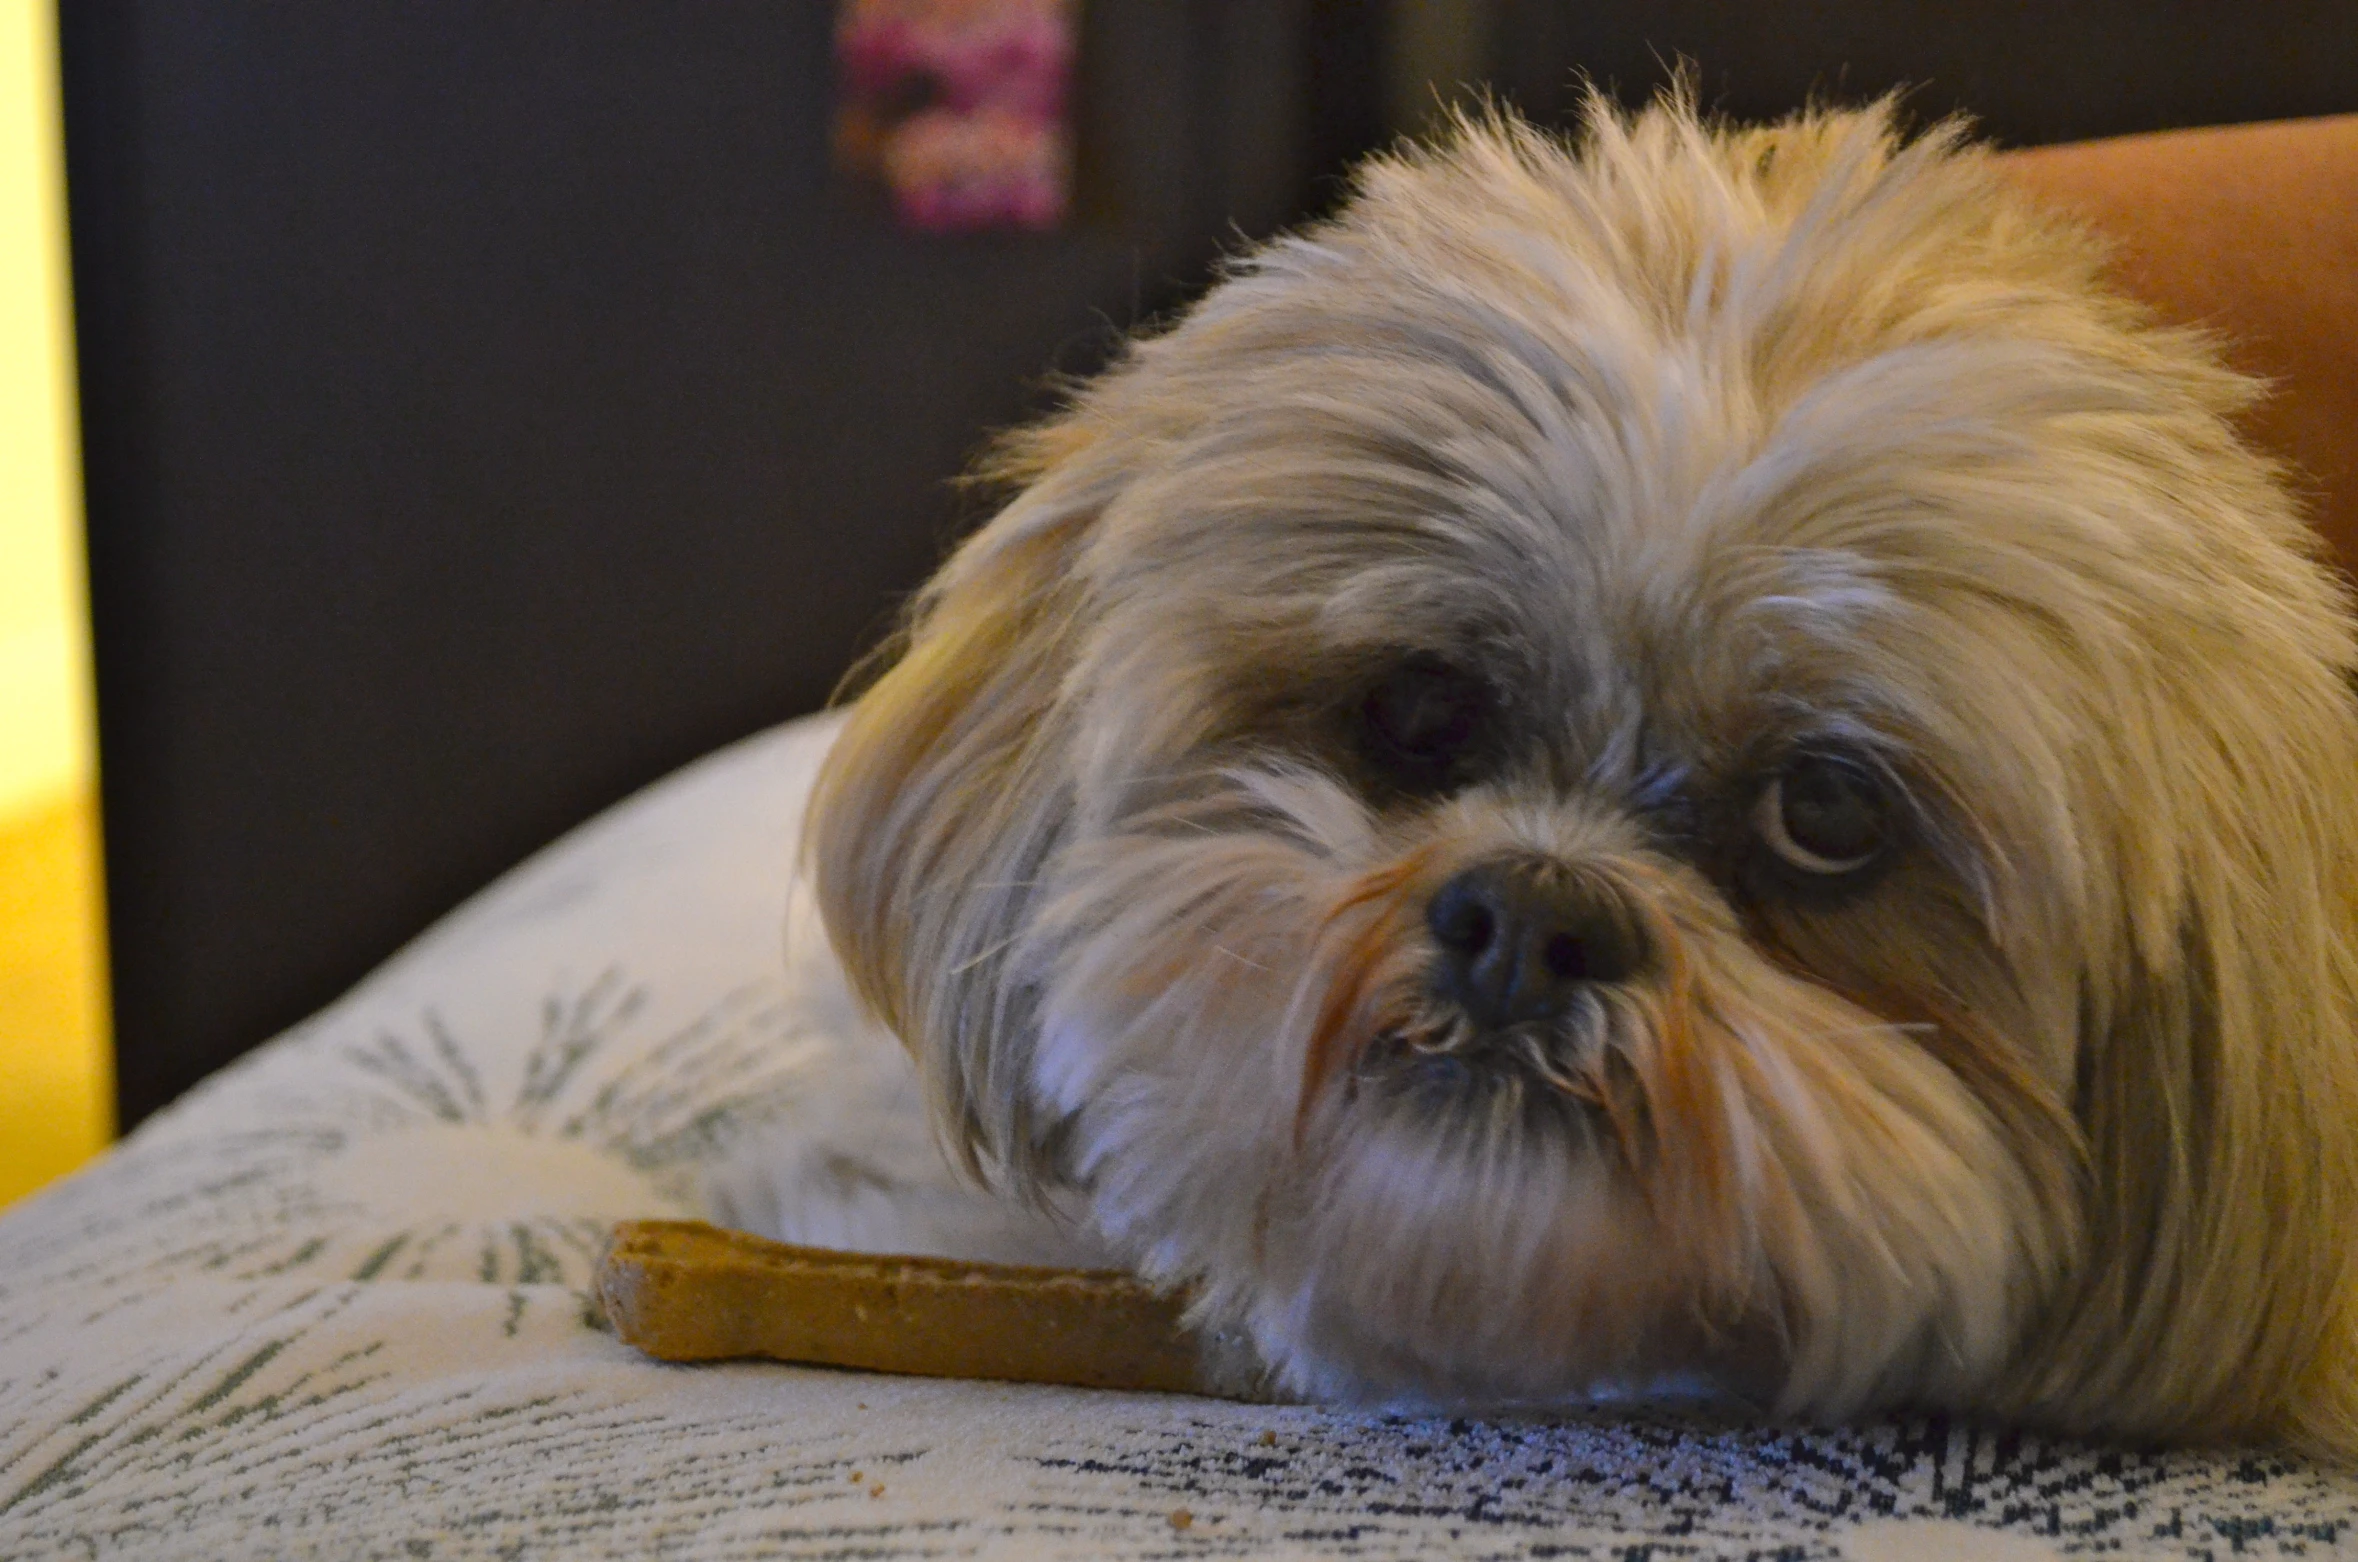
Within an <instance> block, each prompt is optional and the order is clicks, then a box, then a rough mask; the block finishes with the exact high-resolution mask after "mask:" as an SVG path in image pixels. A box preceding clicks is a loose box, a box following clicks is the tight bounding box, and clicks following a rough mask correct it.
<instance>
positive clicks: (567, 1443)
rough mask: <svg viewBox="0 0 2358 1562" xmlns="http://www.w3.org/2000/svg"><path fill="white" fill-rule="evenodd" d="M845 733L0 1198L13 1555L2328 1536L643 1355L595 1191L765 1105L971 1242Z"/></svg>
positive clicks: (1273, 1414)
mask: <svg viewBox="0 0 2358 1562" xmlns="http://www.w3.org/2000/svg"><path fill="white" fill-rule="evenodd" d="M834 730H835V728H834V723H833V722H832V721H831V720H828V719H823V718H822V719H817V720H812V721H805V722H798V723H791V724H789V725H787V726H785V727H782V728H779V729H776V730H775V731H773V732H770V733H767V734H763V735H761V736H759V737H756V738H753V739H750V740H748V741H746V742H744V743H742V744H739V745H737V746H735V747H734V748H731V749H728V750H724V751H723V752H721V753H719V754H716V755H714V756H712V757H711V758H708V759H706V760H704V761H702V762H700V763H699V764H697V765H694V766H691V767H689V768H688V769H687V770H685V771H683V772H681V773H680V774H678V775H676V776H674V777H672V778H671V779H669V780H668V781H666V782H664V783H662V784H660V785H658V786H657V787H655V788H652V789H650V790H649V791H648V792H647V793H645V794H643V795H642V796H640V797H638V798H636V799H633V800H631V801H629V802H627V803H625V804H623V805H621V806H620V807H618V808H617V809H615V810H613V811H612V812H610V813H608V814H607V815H605V816H604V817H602V818H600V819H598V820H595V821H593V822H592V823H590V824H588V825H586V826H584V827H583V828H582V829H580V830H578V831H576V832H575V833H574V834H573V835H571V836H569V837H568V838H566V839H565V840H563V841H561V842H559V843H558V844H556V845H555V846H553V847H551V848H549V849H548V850H547V851H545V852H544V853H542V854H541V855H540V856H539V857H537V858H535V859H534V860H533V861H531V862H529V863H527V864H526V865H525V866H523V867H522V868H519V869H518V870H516V871H515V872H514V873H512V874H510V875H508V876H507V877H506V878H505V879H503V880H501V881H500V882H499V883H498V884H496V885H494V886H493V887H492V888H490V889H489V890H487V891H485V892H484V893H483V894H482V895H480V896H478V897H477V898H476V899H475V900H474V901H472V902H471V903H469V904H468V905H467V906H465V907H463V908H462V909H460V910H459V911H458V912H456V913H454V914H453V915H452V916H450V917H449V918H447V919H446V920H445V921H444V922H443V923H441V924H440V925H439V926H437V927H436V928H435V929H434V930H432V931H431V932H429V933H428V934H426V935H425V936H424V937H422V938H420V939H419V940H418V941H417V942H416V943H415V944H413V945H412V946H411V947H410V948H408V949H406V950H404V951H403V952H402V953H401V954H400V955H398V956H396V957H395V958H394V959H393V960H392V961H391V962H389V963H388V964H387V965H386V966H385V967H384V968H383V969H381V970H380V971H378V972H377V973H376V974H375V975H374V976H372V977H371V978H370V979H369V980H368V981H367V982H365V983H363V984H362V985H361V986H360V987H359V988H357V989H355V990H354V991H353V992H352V993H351V994H350V995H348V996H347V997H346V998H344V999H343V1000H342V1001H340V1002H339V1003H337V1004H336V1005H335V1006H333V1007H332V1008H330V1009H328V1010H327V1011H326V1012H324V1013H322V1014H320V1015H319V1016H317V1017H316V1018H314V1019H313V1020H311V1021H309V1022H308V1023H306V1024H304V1025H302V1026H299V1027H298V1028H296V1029H295V1030H294V1031H292V1032H290V1033H289V1034H287V1035H286V1036H283V1037H281V1038H280V1039H278V1040H277V1041H275V1042H273V1043H272V1044H270V1045H269V1046H267V1047H265V1048H263V1049H261V1050H260V1051H258V1052H256V1053H254V1054H253V1055H251V1056H250V1057H248V1058H247V1059H245V1060H244V1061H242V1062H240V1063H239V1064H237V1065H236V1066H234V1067H233V1068H231V1069H229V1070H228V1071H226V1072H225V1073H223V1074H221V1075H219V1076H217V1077H215V1078H214V1079H212V1080H211V1081H209V1082H207V1083H206V1084H205V1085H204V1086H202V1087H200V1088H199V1089H198V1090H196V1091H195V1092H193V1093H192V1094H190V1095H189V1096H188V1097H186V1098H185V1099H184V1100H182V1101H180V1102H179V1103H177V1104H175V1105H174V1106H173V1107H172V1108H171V1109H170V1110H168V1111H167V1112H165V1113H162V1114H160V1115H159V1116H158V1117H157V1118H156V1119H155V1120H153V1121H152V1122H150V1123H148V1124H147V1125H145V1126H144V1127H142V1128H141V1129H140V1130H139V1132H137V1133H136V1134H134V1135H132V1136H131V1138H130V1139H129V1140H128V1141H126V1142H125V1143H124V1144H123V1145H122V1146H121V1147H119V1148H118V1149H117V1150H116V1151H115V1152H114V1153H113V1154H111V1155H110V1156H108V1157H107V1158H105V1159H104V1160H102V1161H101V1162H99V1163H98V1164H96V1165H95V1166H93V1167H91V1168H89V1169H88V1170H86V1171H84V1172H82V1173H81V1174H79V1175H77V1176H75V1177H73V1178H70V1179H68V1180H66V1181H65V1182H63V1183H61V1184H60V1185H58V1186H57V1187H55V1188H53V1189H51V1190H50V1191H48V1192H46V1193H44V1194H42V1195H40V1196H38V1197H36V1198H33V1199H31V1200H28V1201H26V1202H25V1203H23V1204H20V1205H18V1206H17V1207H15V1208H14V1209H12V1210H10V1211H9V1212H8V1213H7V1214H6V1215H5V1216H4V1217H0V1558H13V1557H47V1556H91V1555H97V1556H107V1557H183V1556H186V1557H200V1556H201V1557H224V1556H236V1557H248V1558H271V1557H334V1558H347V1557H378V1556H382V1557H403V1558H408V1557H431V1558H477V1557H480V1558H537V1557H565V1558H583V1557H608V1556H611V1557H641V1556H649V1555H663V1556H676V1557H685V1558H703V1557H713V1558H735V1557H750V1556H756V1555H758V1556H765V1557H772V1556H775V1557H820V1556H831V1557H832V1556H846V1555H857V1556H904V1555H905V1556H1007V1557H1026V1558H1031V1557H1043V1558H1057V1557H1073V1558H1084V1557H1087V1558H1105V1557H1112V1558H1122V1557H1144V1556H1150V1555H1151V1556H1167V1555H1171V1554H1174V1553H1177V1552H1201V1553H1204V1554H1208V1555H1253V1556H1272V1555H1276V1556H1294V1555H1299V1556H1363V1557H1424V1556H1436V1555H1464V1556H1481V1557H1541V1556H1552V1557H1644V1556H1659V1557H1673V1556H1675V1557H1682V1558H1685V1557H1770V1556H1774V1557H1781V1558H1782V1557H1790V1558H1813V1557H1842V1556H1848V1557H1851V1558H1854V1559H1856V1562H1872V1559H1875V1558H1880V1557H1887V1556H1888V1557H1900V1556H1911V1555H1928V1554H1937V1555H1943V1556H1954V1557H1983V1558H1990V1559H1999V1558H2017V1559H2018V1558H2030V1557H2042V1556H2051V1555H2060V1554H2066V1553H2079V1552H2090V1553H2110V1554H2126V1555H2133V1556H2141V1557H2144V1556H2150V1557H2188V1558H2194V1557H2214V1556H2227V1555H2237V1556H2254V1557H2292V1556H2307V1557H2316V1556H2325V1555H2334V1554H2343V1553H2346V1552H2358V1477H2354V1476H2352V1475H2350V1474H2346V1473H2342V1472H2336V1471H2331V1470H2326V1469H2322V1468H2319V1467H2315V1466H2311V1465H2307V1464H2303V1463H2300V1462H2298V1461H2294V1460H2290V1459H2287V1458H2285V1457H2282V1456H2280V1455H2277V1454H2274V1453H2269V1452H2262V1451H2245V1450H2232V1451H2208V1452H2171V1453H2151V1452H2138V1451H2129V1450H2121V1449H2110V1448H2102V1447H2093V1446H2087V1445H2082V1444H2077V1443H2072V1442H2068V1441H2063V1440H2058V1439H2052V1438H2045V1437H2040V1436H2035V1435H2030V1434H2026V1433H2022V1432H2018V1431H2012V1430H2007V1429H1999V1428H1988V1427H1973V1426H1965V1425H1957V1424H1951V1423H1948V1422H1945V1421H1941V1420H1937V1419H1933V1420H1926V1419H1895V1420H1889V1421H1884V1422H1878V1423H1872V1424H1868V1425H1864V1426H1860V1427H1856V1428H1847V1429H1837V1430H1827V1431H1797V1430H1792V1429H1780V1428H1763V1427H1757V1426H1749V1425H1744V1424H1740V1423H1734V1422H1727V1421H1718V1420H1712V1419H1708V1418H1704V1417H1699V1416H1685V1415H1680V1414H1677V1413H1674V1412H1670V1411H1665V1410H1661V1409H1650V1410H1640V1411H1629V1412H1618V1411H1615V1410H1613V1409H1611V1408H1609V1407H1600V1408H1598V1409H1596V1410H1593V1411H1588V1412H1582V1413H1579V1414H1567V1415H1561V1416H1545V1417H1525V1418H1516V1419H1506V1420H1478V1421H1477V1420H1447V1419H1432V1418H1419V1417H1413V1416H1402V1415H1386V1414H1381V1413H1373V1412H1356V1411H1354V1412H1340V1411H1330V1410H1322V1409H1317V1408H1312V1407H1267V1406H1241V1405H1229V1404H1223V1403H1216V1402H1212V1401H1204V1400H1193V1399H1187V1398H1183V1397H1177V1396H1155V1395H1118V1394H1100V1393H1091V1392H1087V1391H1080V1390H1060V1389H1047V1388H1033V1387H1019V1386H1013V1385H1001V1384H981V1383H957V1382H937V1381H927V1380H918V1379H904V1378H887V1377H877V1376H868V1375H863V1374H856V1373H843V1372H830V1371H823V1370H817V1369H806V1368H795V1367H787V1366H779V1365H774V1364H752V1363H748V1364H742V1365H729V1366H720V1367H706V1368H675V1367H666V1366H661V1365H658V1364H655V1363H652V1362H649V1361H646V1360H644V1359H642V1358H640V1357H638V1356H637V1355H636V1354H635V1353H633V1352H632V1351H630V1350H629V1349H627V1348H626V1347H624V1346H622V1345H621V1344H620V1343H618V1342H617V1341H615V1340H614V1339H613V1338H612V1337H611V1336H610V1335H609V1334H607V1333H606V1332H605V1331H604V1329H603V1327H602V1325H601V1321H600V1320H599V1318H598V1317H597V1314H596V1310H595V1309H594V1308H593V1307H592V1306H591V1305H590V1303H589V1300H588V1292H587V1284H588V1280H589V1276H590V1274H591V1271H592V1269H593V1267H594V1265H595V1263H596V1260H597V1255H598V1251H599V1248H600V1245H601V1244H602V1242H603V1240H604V1238H605V1234H606V1231H607V1229H608V1228H609V1227H610V1226H611V1224H612V1223H613V1222H614V1221H615V1220H618V1219H625V1218H633V1217H645V1216H692V1215H699V1214H703V1213H706V1211H707V1209H708V1208H709V1206H710V1204H711V1200H712V1198H713V1194H712V1193H711V1192H709V1191H708V1190H710V1189H712V1188H715V1187H719V1188H721V1189H722V1190H723V1191H724V1192H725V1191H726V1189H727V1188H728V1187H729V1186H730V1183H729V1177H730V1175H731V1173H730V1168H731V1167H732V1166H741V1165H743V1164H745V1163H746V1162H747V1160H748V1157H751V1159H752V1160H753V1161H755V1162H758V1160H759V1151H760V1146H761V1144H762V1143H763V1141H764V1138H765V1136H767V1137H772V1138H785V1139H790V1140H793V1141H794V1142H799V1143H805V1144H808V1143H817V1142H821V1141H823V1140H824V1139H825V1137H826V1135H825V1130H826V1129H827V1127H828V1126H829V1125H848V1126H845V1127H844V1128H843V1130H842V1132H843V1133H844V1135H846V1139H845V1146H846V1147H845V1149H844V1151H843V1152H842V1153H841V1154H840V1155H838V1154H835V1153H833V1152H830V1154H829V1155H828V1156H827V1157H825V1158H824V1163H823V1164H822V1163H819V1162H813V1163H810V1164H797V1165H796V1166H793V1167H791V1168H789V1172H790V1174H791V1175H793V1176H796V1177H811V1178H828V1177H834V1178H837V1179H839V1180H841V1181H842V1182H843V1183H844V1185H845V1187H846V1188H847V1189H850V1190H852V1191H851V1192H848V1193H847V1194H846V1195H845V1197H846V1199H847V1200H854V1199H856V1198H857V1197H860V1196H873V1195H874V1194H875V1193H876V1190H877V1189H879V1188H891V1187H896V1186H902V1185H905V1184H914V1183H921V1182H928V1181H929V1180H930V1181H932V1182H938V1184H939V1191H938V1197H934V1196H932V1195H928V1197H929V1198H931V1200H932V1202H930V1203H927V1202H926V1200H922V1199H921V1200H917V1201H914V1202H915V1203H917V1204H924V1205H925V1207H926V1208H927V1209H929V1210H930V1211H931V1214H930V1215H929V1216H928V1218H929V1219H931V1220H932V1221H933V1223H934V1227H935V1228H938V1229H933V1230H931V1231H930V1232H929V1231H915V1232H912V1233H911V1234H909V1235H908V1237H907V1243H906V1245H908V1246H911V1247H924V1246H927V1245H938V1244H939V1243H951V1244H957V1245H965V1246H967V1247H969V1248H970V1249H972V1248H974V1247H976V1246H978V1245H979V1247H980V1248H981V1249H983V1250H990V1248H991V1243H990V1241H988V1240H984V1239H983V1238H981V1237H976V1238H975V1240H974V1241H973V1242H968V1241H967V1240H966V1237H965V1236H964V1235H963V1234H962V1233H961V1232H959V1231H956V1230H953V1229H951V1228H952V1227H954V1226H956V1225H958V1224H959V1223H960V1222H962V1221H971V1222H973V1223H974V1225H973V1227H972V1228H971V1229H973V1230H977V1231H979V1230H980V1228H981V1226H983V1225H987V1224H988V1222H989V1219H990V1213H989V1211H990V1208H991V1207H990V1206H989V1204H988V1201H987V1200H984V1199H982V1198H981V1197H980V1196H979V1195H975V1194H972V1193H965V1192H960V1191H958V1190H957V1189H955V1187H954V1186H953V1185H952V1184H951V1183H950V1182H949V1180H948V1174H947V1173H946V1171H944V1170H943V1169H942V1168H941V1166H940V1164H939V1157H938V1155H937V1154H935V1153H934V1152H933V1150H932V1147H931V1146H930V1144H925V1143H902V1144H889V1145H876V1144H868V1143H865V1142H863V1141H862V1140H860V1139H859V1137H858V1130H859V1125H860V1124H862V1123H863V1122H866V1121H869V1120H871V1119H873V1118H876V1117H877V1116H878V1114H877V1113H876V1112H875V1111H874V1107H875V1103H877V1102H879V1101H884V1100H897V1101H901V1102H903V1103H904V1104H905V1101H906V1098H907V1094H908V1093H911V1092H914V1091H915V1090H916V1088H917V1087H916V1081H915V1079H914V1077H913V1075H912V1073H911V1070H910V1068H909V1066H908V1064H907V1062H906V1060H905V1059H904V1058H903V1056H902V1054H901V1052H900V1050H899V1049H898V1047H897V1046H895V1045H894V1044H893V1043H892V1042H891V1040H890V1038H888V1037H884V1036H882V1035H881V1034H880V1033H878V1032H877V1031H876V1030H875V1029H874V1027H873V1026H871V1025H870V1024H868V1023H867V1022H865V1021H864V1020H863V1019H862V1018H861V1017H860V1016H859V1015H858V1013H857V1012H856V1010H855V1008H854V1006H853V1004H852V1001H851V999H850V997H849V995H848V994H847V993H846V991H845V989H844V986H843V983H842V980H841V977H840V975H839V973H838V972H837V971H836V969H835V967H834V965H833V962H832V960H831V959H830V958H829V956H828V955H827V953H826V951H825V947H824V942H823V939H822V937H821V935H820V934H819V932H818V929H817V926H816V919H815V917H813V916H812V915H811V914H810V913H809V911H808V908H807V905H806V904H805V903H804V901H803V900H802V897H801V892H800V889H799V886H798V883H797V881H796V879H795V877H794V874H793V859H794V849H795V836H796V831H797V828H798V824H799V819H800V813H801V807H802V800H803V797H804V795H805V794H806V792H807V791H808V788H809V784H810V780H811V777H812V774H813V772H814V771H815V769H816V766H817V764H818V762H819V760H820V758H821V757H822V756H823V755H824V753H825V750H826V745H827V743H828V741H829V740H830V738H831V737H832V734H833V732H834ZM901 1115H902V1116H904V1117H906V1116H907V1115H908V1114H906V1113H903V1114H901ZM716 1176H717V1177H718V1178H719V1181H718V1182H717V1183H716V1182H715V1178H716ZM738 1186H739V1187H740V1190H741V1188H742V1179H740V1180H739V1184H738ZM863 1190H864V1191H863ZM751 1198H752V1201H753V1202H758V1194H756V1195H753V1196H751ZM962 1200H963V1201H965V1202H963V1203H961V1202H960V1201H962ZM747 1203H748V1196H747V1195H745V1194H743V1193H742V1191H740V1192H739V1193H737V1194H735V1195H731V1196H729V1197H728V1198H727V1199H725V1200H724V1206H725V1207H724V1209H723V1210H722V1213H732V1212H734V1213H738V1214H740V1215H742V1214H743V1213H744V1211H745V1209H746V1207H747ZM847 1207H848V1206H847ZM961 1212H964V1213H961ZM803 1234H806V1235H809V1234H813V1233H803ZM815 1235H817V1236H819V1237H820V1238H821V1239H824V1238H825V1236H826V1233H825V1232H823V1231H822V1232H818V1233H815ZM1011 1240H1012V1239H1011ZM1004 1256H1011V1257H1022V1256H1042V1255H1027V1254H1026V1253H1024V1252H1021V1251H1016V1250H1009V1251H1008V1252H1006V1253H1005V1254H1004Z"/></svg>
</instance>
